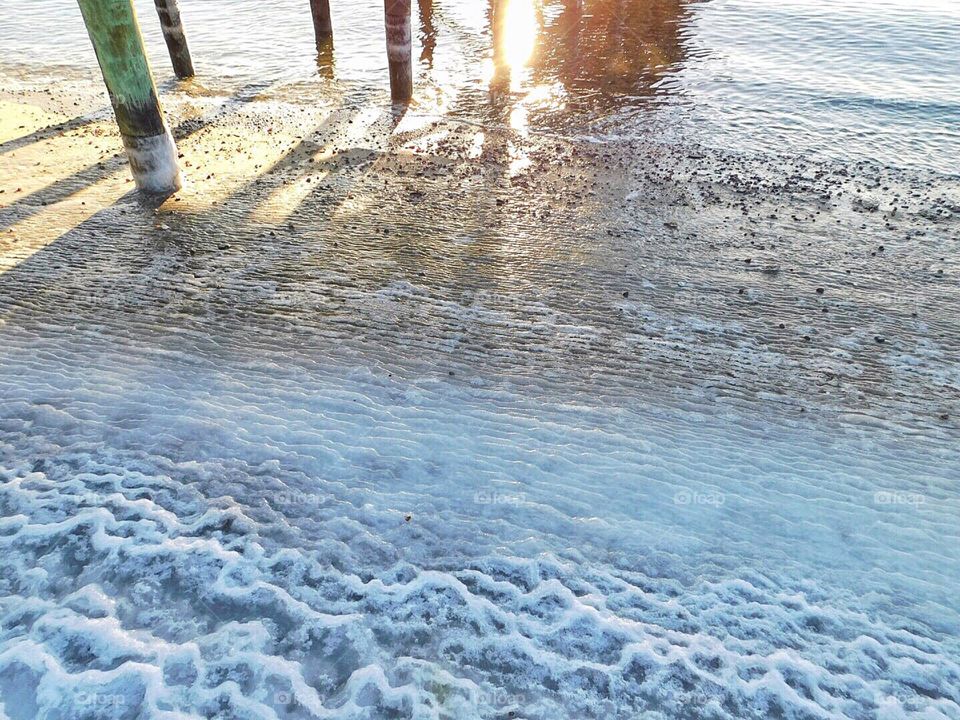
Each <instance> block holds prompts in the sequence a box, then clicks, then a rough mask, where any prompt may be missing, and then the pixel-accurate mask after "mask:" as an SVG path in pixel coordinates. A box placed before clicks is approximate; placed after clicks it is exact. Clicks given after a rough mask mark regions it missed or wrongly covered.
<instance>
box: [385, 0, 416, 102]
mask: <svg viewBox="0 0 960 720" xmlns="http://www.w3.org/2000/svg"><path fill="white" fill-rule="evenodd" d="M383 10H384V24H385V27H386V31H387V63H388V65H389V66H390V97H391V99H392V100H393V102H394V104H404V103H408V102H409V101H410V98H411V97H413V44H412V38H411V32H410V0H383Z"/></svg>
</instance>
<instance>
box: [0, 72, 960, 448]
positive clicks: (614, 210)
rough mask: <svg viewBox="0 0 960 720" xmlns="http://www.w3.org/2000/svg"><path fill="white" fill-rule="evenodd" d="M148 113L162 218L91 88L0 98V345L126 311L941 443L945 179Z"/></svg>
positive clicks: (314, 347)
mask: <svg viewBox="0 0 960 720" xmlns="http://www.w3.org/2000/svg"><path fill="white" fill-rule="evenodd" d="M164 99H165V103H166V107H167V110H168V113H169V114H170V117H171V124H172V125H173V126H174V127H175V128H176V130H175V134H176V136H177V138H178V144H179V149H180V152H181V154H182V165H183V170H184V173H185V175H186V178H187V186H186V187H185V188H184V190H183V191H182V192H180V193H178V194H177V195H175V196H174V197H171V198H169V199H167V200H166V201H165V202H163V203H161V204H159V206H155V203H154V204H151V203H144V202H143V201H142V199H141V198H139V197H137V196H136V195H135V194H133V193H132V192H131V191H132V184H131V181H130V179H129V173H128V171H127V169H126V167H125V160H124V159H123V157H122V154H121V152H120V146H119V140H118V136H117V135H116V131H115V129H114V127H113V125H112V122H111V119H110V115H109V113H108V111H107V110H106V109H105V107H104V103H103V98H102V97H101V95H100V90H99V88H97V87H96V86H95V85H94V84H93V83H88V84H83V83H81V82H79V81H77V82H75V83H73V84H71V86H70V87H69V88H57V89H55V90H48V89H44V90H39V89H38V90H29V89H25V90H22V91H17V92H6V93H5V94H4V95H3V96H2V102H3V110H4V118H5V119H4V125H3V132H4V136H3V139H2V141H0V142H2V145H0V151H2V153H3V155H2V157H3V163H2V164H0V191H2V194H0V218H2V224H3V246H2V249H3V253H2V258H3V260H2V262H3V264H4V268H5V272H4V273H3V275H2V277H0V291H2V294H3V300H4V302H3V306H4V310H5V312H4V323H5V327H6V328H7V331H8V332H9V331H11V330H13V329H14V328H16V327H17V326H18V325H24V326H25V325H28V324H30V323H33V322H48V321H50V320H52V319H55V320H56V321H57V322H61V323H64V324H67V325H73V326H76V327H78V329H81V330H82V329H83V328H84V327H87V328H94V327H97V326H98V325H101V324H104V325H106V324H109V321H110V318H111V317H113V316H115V315H116V314H118V313H122V314H129V315H130V316H131V320H132V321H134V322H135V323H137V324H138V325H142V326H143V328H144V330H145V331H150V332H154V331H156V329H158V328H163V329H164V331H165V332H172V331H173V330H174V329H175V328H184V329H186V328H189V329H190V330H192V331H193V332H198V333H203V331H204V326H205V325H206V324H211V326H215V327H216V329H217V335H218V336H221V335H222V336H224V337H225V338H226V342H229V343H235V347H236V348H238V349H239V348H242V347H243V344H244V342H246V340H245V337H246V336H247V334H248V333H250V332H256V333H261V334H262V333H269V334H270V335H271V336H272V337H273V339H274V341H275V342H276V343H277V346H278V348H284V349H286V348H289V349H291V350H292V351H294V352H298V351H306V348H307V347H309V348H310V352H311V353H312V352H319V353H321V354H324V355H328V354H329V355H330V356H331V357H335V358H338V359H341V360H343V359H345V358H348V357H349V358H350V361H351V362H358V363H364V364H374V365H378V366H382V367H384V368H386V369H389V370H390V371H391V372H398V373H401V372H405V371H410V372H423V371H424V370H429V371H432V372H436V373H438V374H440V375H449V374H454V375H455V376H458V377H464V378H475V377H479V378H499V377H509V378H511V379H512V381H513V382H527V381H529V382H535V383H537V384H540V383H543V384H546V385H550V386H551V387H552V388H553V389H555V390H557V391H560V392H573V391H577V392H579V391H583V392H589V393H595V394H596V393H599V394H600V395H605V394H607V393H609V394H610V395H611V397H612V398H616V397H620V396H621V395H622V393H621V389H622V388H628V389H629V390H630V395H631V396H632V397H636V398H642V397H644V396H645V395H646V394H650V395H651V396H653V395H658V396H659V395H662V394H664V393H666V394H668V395H674V396H676V397H677V398H678V399H680V400H683V401H690V402H694V403H700V402H705V403H708V404H709V403H714V402H716V403H737V404H747V405H751V404H758V407H762V408H763V412H766V411H768V410H770V409H774V408H775V411H776V412H778V413H779V412H785V413H787V414H788V415H790V414H798V413H804V412H810V411H823V412H825V413H827V414H828V415H829V416H834V417H835V416H849V417H862V418H864V419H868V420H874V421H882V422H895V423H897V424H902V425H904V426H905V427H911V428H921V429H923V430H924V431H925V432H932V433H934V434H940V433H945V434H950V433H952V432H955V431H956V429H957V425H956V422H957V420H956V418H957V417H958V416H960V407H958V402H960V375H958V370H957V368H958V367H960V354H958V353H960V332H958V331H960V327H958V322H960V320H958V317H960V313H957V312H955V310H956V309H957V308H958V300H960V289H958V287H960V286H958V284H957V283H956V282H954V281H953V279H954V278H955V277H956V275H957V273H958V272H960V267H958V261H957V256H956V253H955V252H954V250H955V248H956V243H957V242H958V237H960V230H958V226H960V223H958V219H960V212H958V211H960V190H958V185H960V184H958V182H957V181H956V180H955V179H950V178H946V177H944V176H942V175H936V174H934V173H924V172H922V171H917V172H910V173H909V174H908V173H906V172H905V171H898V170H893V169H885V168H881V167H876V166H873V165H871V164H868V163H865V162H861V163H856V164H850V165H848V164H843V163H836V164H833V165H825V164H822V163H821V164H814V163H806V162H804V161H803V160H800V159H796V158H786V157H778V156H776V155H773V154H771V155H769V156H766V157H743V156H736V155H732V154H724V153H720V152H718V151H716V150H710V149H706V148H700V147H688V146H683V145H676V144H667V143H663V142H658V141H657V139H655V138H650V139H643V138H639V139H633V140H630V141H619V142H618V141H611V140H607V141H597V140H592V139H591V138H589V137H580V138H577V137H560V136H556V135H553V134H551V133H548V132H536V131H533V132H530V131H526V132H523V133H520V132H517V131H515V130H513V129H511V128H510V127H508V126H502V125H486V126H480V125H477V124H475V123H472V122H465V121H461V120H458V119H457V118H455V117H449V116H441V115H429V114H423V113H422V112H419V111H418V109H417V107H414V108H412V109H411V110H410V111H409V112H408V113H407V114H406V116H398V115H395V114H394V113H393V112H392V111H391V110H390V108H389V107H387V106H382V105H378V104H374V103H370V102H368V103H367V104H362V103H359V102H352V103H349V102H344V101H341V102H339V103H338V102H337V101H336V99H331V98H326V99H324V101H323V102H322V103H321V104H320V107H316V106H311V105H307V104H303V103H292V102H286V101H278V100H276V99H274V98H272V97H270V95H269V93H261V92H260V91H258V90H257V89H253V90H251V91H250V93H249V94H246V95H241V96H238V97H226V98H225V97H217V96H206V95H204V94H203V93H197V92H196V91H193V92H183V91H174V92H168V93H166V95H165V98H164ZM251 316H254V317H256V318H257V323H256V327H255V329H251V328H250V327H248V323H247V318H249V317H251ZM329 338H335V339H336V343H335V347H332V346H329V345H328V344H327V343H326V340H327V339H329ZM224 351H226V348H224ZM611 388H612V390H611Z"/></svg>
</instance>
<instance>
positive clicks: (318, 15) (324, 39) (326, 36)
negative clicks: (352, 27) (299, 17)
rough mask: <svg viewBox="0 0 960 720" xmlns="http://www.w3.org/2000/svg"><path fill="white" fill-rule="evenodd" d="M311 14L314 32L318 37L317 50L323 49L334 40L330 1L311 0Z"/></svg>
mask: <svg viewBox="0 0 960 720" xmlns="http://www.w3.org/2000/svg"><path fill="white" fill-rule="evenodd" d="M310 13H311V14H312V15H313V32H314V34H315V35H316V36H317V48H321V47H323V46H325V45H327V44H329V43H330V41H331V40H332V39H333V22H331V20H330V0H310Z"/></svg>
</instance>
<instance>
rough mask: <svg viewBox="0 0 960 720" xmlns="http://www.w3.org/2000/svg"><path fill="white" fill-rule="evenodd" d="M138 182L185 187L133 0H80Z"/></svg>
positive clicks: (150, 188) (168, 189) (157, 187)
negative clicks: (144, 46) (181, 184)
mask: <svg viewBox="0 0 960 720" xmlns="http://www.w3.org/2000/svg"><path fill="white" fill-rule="evenodd" d="M78 2H79V4H80V12H81V13H82V14H83V21H84V23H85V24H86V26H87V32H88V33H89V34H90V40H91V42H92V43H93V49H94V51H95V52H96V53H97V61H98V62H99V63H100V71H101V72H102V73H103V80H104V82H105V83H106V85H107V92H109V93H110V102H111V104H112V105H113V112H114V114H115V115H116V117H117V125H119V126H120V135H121V136H122V137H123V145H124V147H125V148H126V151H127V157H128V158H129V160H130V170H131V172H132V173H133V179H134V180H135V181H136V183H137V187H138V188H140V189H141V190H143V191H146V192H152V193H172V192H175V191H176V190H179V189H180V170H179V168H178V167H177V147H176V145H175V144H174V142H173V136H172V135H171V134H170V129H169V128H168V127H167V123H166V121H165V120H164V118H163V111H162V110H161V109H160V101H159V100H158V99H157V87H156V85H155V84H154V82H153V75H151V74H150V65H149V64H148V63H147V56H146V53H145V52H144V49H143V38H142V37H141V35H140V26H139V25H137V16H136V14H135V12H134V9H133V3H132V0H78Z"/></svg>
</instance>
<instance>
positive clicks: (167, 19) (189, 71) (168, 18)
mask: <svg viewBox="0 0 960 720" xmlns="http://www.w3.org/2000/svg"><path fill="white" fill-rule="evenodd" d="M153 2H154V4H155V5H156V6H157V14H158V15H159V16H160V27H161V28H162V29H163V39H164V42H166V43H167V50H168V51H169V52H170V61H171V62H172V63H173V72H174V73H175V74H176V76H177V77H178V78H180V79H181V80H186V79H187V78H192V77H193V75H194V72H193V60H191V58H190V48H189V47H187V36H186V35H185V34H184V32H183V23H182V22H181V21H180V7H179V6H178V5H177V0H153Z"/></svg>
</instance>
